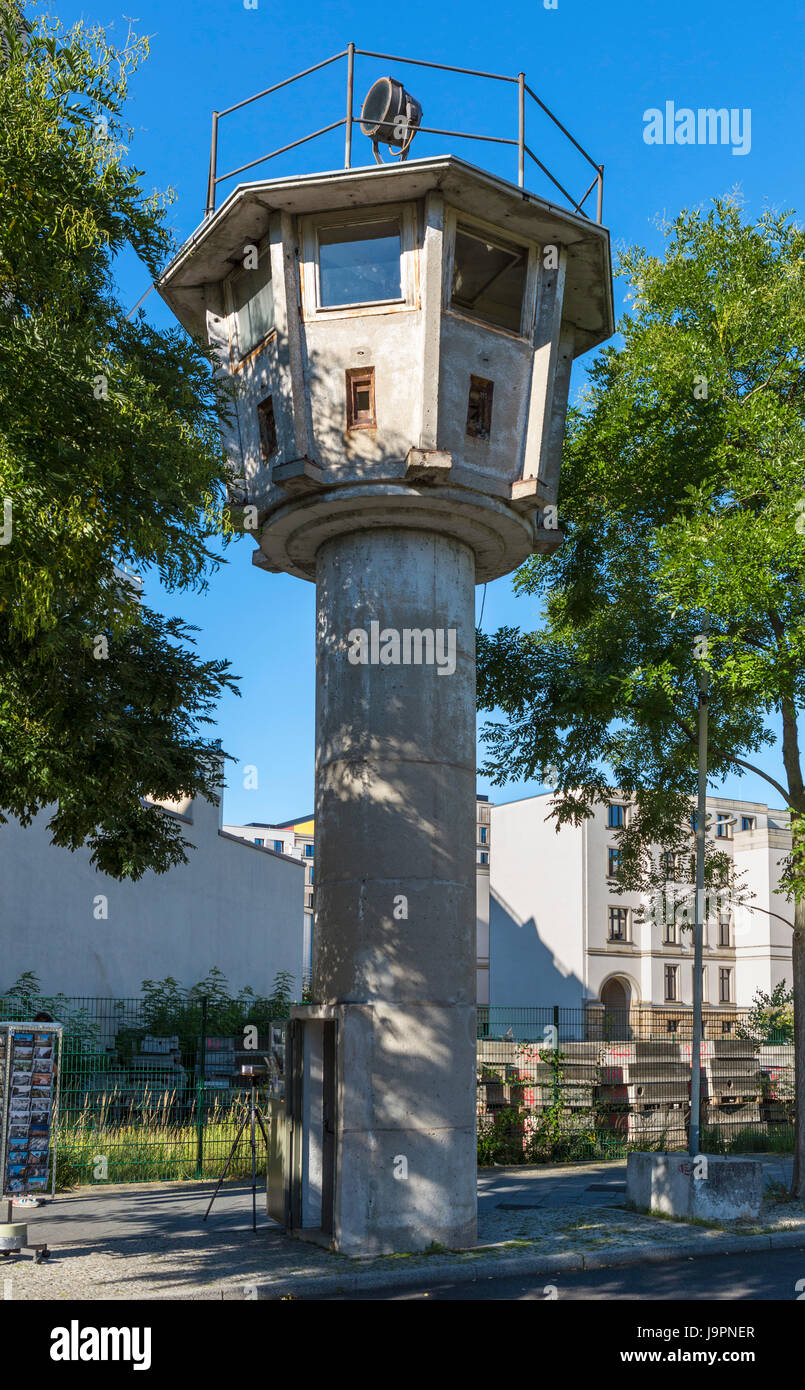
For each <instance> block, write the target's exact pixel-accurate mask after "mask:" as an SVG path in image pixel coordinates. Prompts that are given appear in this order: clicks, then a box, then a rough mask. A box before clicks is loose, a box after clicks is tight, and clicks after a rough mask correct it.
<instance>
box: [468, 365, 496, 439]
mask: <svg viewBox="0 0 805 1390" xmlns="http://www.w3.org/2000/svg"><path fill="white" fill-rule="evenodd" d="M494 389H495V383H494V381H486V380H485V379H484V377H482V376H471V377H470V394H469V398H468V400H467V425H466V429H465V433H466V434H468V435H470V436H471V438H472V439H488V438H489V436H490V434H491V432H492V392H493V391H494Z"/></svg>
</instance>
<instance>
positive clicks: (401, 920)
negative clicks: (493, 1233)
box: [313, 529, 476, 1252]
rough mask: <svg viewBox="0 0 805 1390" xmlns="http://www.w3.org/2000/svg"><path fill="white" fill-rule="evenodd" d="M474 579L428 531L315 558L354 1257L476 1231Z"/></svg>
mask: <svg viewBox="0 0 805 1390" xmlns="http://www.w3.org/2000/svg"><path fill="white" fill-rule="evenodd" d="M474 584H475V569H474V559H473V554H472V552H471V550H470V549H469V547H467V546H465V545H464V544H463V543H462V542H460V541H457V540H455V539H452V538H449V537H445V536H441V535H438V534H436V533H433V532H427V531H414V530H411V531H406V530H383V529H378V530H365V531H361V532H356V533H352V534H348V535H343V536H339V537H336V538H335V539H332V540H329V541H327V542H325V544H324V545H323V546H322V547H321V548H320V550H319V551H318V554H317V571H316V592H317V632H316V640H317V678H316V679H317V684H316V838H317V844H316V913H317V915H316V929H315V946H314V966H313V994H314V999H315V1000H316V1002H317V1003H318V1004H321V1005H325V1006H334V1012H335V1016H336V1018H337V1020H338V1049H337V1055H338V1061H337V1073H338V1075H337V1121H336V1123H337V1128H336V1135H337V1138H336V1184H335V1219H334V1234H335V1242H336V1245H337V1247H338V1248H340V1249H343V1250H345V1251H346V1250H356V1251H357V1250H363V1251H371V1250H375V1251H387V1252H388V1251H394V1250H412V1249H422V1248H426V1247H427V1246H428V1245H429V1244H430V1243H431V1242H432V1241H437V1242H439V1243H443V1244H449V1245H463V1244H468V1243H471V1242H472V1241H474V1239H475V1235H476V1155H475V1030H476V1021H475V1013H476V1010H475V773H476V765H475V640H474V634H475V621H474ZM373 624H376V625H377V626H373ZM417 656H419V657H420V662H419V663H417V661H416V658H417Z"/></svg>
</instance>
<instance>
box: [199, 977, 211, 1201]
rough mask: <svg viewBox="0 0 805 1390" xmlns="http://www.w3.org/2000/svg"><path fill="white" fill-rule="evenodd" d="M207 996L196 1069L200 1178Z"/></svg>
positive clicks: (202, 1001) (203, 1115) (202, 1150)
mask: <svg viewBox="0 0 805 1390" xmlns="http://www.w3.org/2000/svg"><path fill="white" fill-rule="evenodd" d="M209 1002H210V1000H209V995H207V994H205V995H204V997H203V998H202V1000H201V1030H200V1034H199V1062H198V1066H197V1068H196V1177H197V1178H200V1177H201V1172H202V1167H203V1165H204V1122H205V1114H204V1081H205V1078H206V1074H207V1005H208V1004H209Z"/></svg>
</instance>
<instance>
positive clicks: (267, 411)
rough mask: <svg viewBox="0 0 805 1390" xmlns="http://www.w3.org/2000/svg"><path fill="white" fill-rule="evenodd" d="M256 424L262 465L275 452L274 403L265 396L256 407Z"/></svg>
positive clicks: (269, 397)
mask: <svg viewBox="0 0 805 1390" xmlns="http://www.w3.org/2000/svg"><path fill="white" fill-rule="evenodd" d="M257 423H258V426H259V428H260V453H261V455H262V459H263V463H267V462H268V460H269V459H270V458H272V457H273V456H274V454H276V452H277V425H276V421H275V419H274V401H273V398H272V397H271V396H266V398H265V400H264V401H260V403H259V405H258V407H257Z"/></svg>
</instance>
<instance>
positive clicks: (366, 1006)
mask: <svg viewBox="0 0 805 1390" xmlns="http://www.w3.org/2000/svg"><path fill="white" fill-rule="evenodd" d="M345 56H347V58H348V62H349V65H350V82H349V105H348V116H347V120H346V121H342V122H340V123H338V124H344V125H346V127H347V165H348V166H349V164H350V162H351V161H350V155H349V151H350V138H351V131H352V125H353V123H354V120H353V117H352V88H351V72H352V62H353V61H354V50H353V49H352V46H350V49H349V50H347V54H346V55H345ZM513 80H514V81H515V82H517V83H518V85H519V90H520V128H519V144H520V184H522V181H523V173H522V171H523V155H524V152H526V151H527V152H528V153H530V151H528V147H527V146H525V142H524V134H523V131H524V116H523V100H524V92H527V91H528V90H529V89H527V88H525V86H524V80H523V79H522V78H519V79H513ZM395 85H396V84H395ZM401 90H402V89H401ZM403 95H406V94H403ZM410 100H411V99H409V102H410ZM413 106H414V108H415V107H416V103H414V104H413ZM407 109H408V112H409V119H410V111H411V109H412V108H411V106H410V105H409V106H408V108H407ZM552 119H554V118H552ZM216 124H217V123H216ZM423 129H425V128H424V127H423ZM383 138H386V137H385V136H384V137H383ZM389 139H390V140H391V142H392V143H394V139H393V136H391V133H390V130H389ZM299 143H301V142H299ZM396 143H397V144H398V145H399V144H400V143H404V142H401V141H397V142H396ZM408 143H410V137H409V140H408ZM504 143H510V144H513V143H515V142H513V141H508V142H504ZM404 152H406V153H407V147H406V149H405V151H404ZM214 158H215V156H214V154H213V173H212V175H211V187H212V188H213V189H214V187H215V181H216V175H215V173H214ZM597 167H598V166H596V168H597ZM218 181H220V180H218ZM600 181H601V173H600V170H599V174H598V178H597V180H594V184H595V182H598V183H599V192H600ZM592 186H594V185H592ZM592 186H591V187H592ZM589 191H590V190H588V192H589ZM585 196H586V195H585ZM582 202H584V199H582ZM159 288H160V291H161V293H162V295H163V297H164V298H165V299H166V300H167V302H168V303H169V304H170V305H171V307H172V308H173V309H174V311H175V313H176V314H177V316H178V318H179V319H180V320H181V321H182V323H183V324H184V325H185V326H186V327H187V328H188V329H189V330H190V331H191V332H193V333H196V334H198V335H200V336H204V337H207V338H208V339H209V340H210V341H211V342H212V343H214V344H215V345H216V347H217V348H218V349H219V358H220V362H221V366H222V369H223V370H224V371H226V372H227V373H230V374H231V375H232V376H233V377H234V378H236V379H237V380H238V382H239V383H240V385H241V391H240V395H239V400H238V404H237V411H236V416H235V418H234V422H233V424H232V425H231V427H228V429H227V432H226V445H227V450H228V453H229V455H230V457H231V459H232V464H233V470H234V472H235V473H236V474H237V475H238V481H237V484H235V485H234V486H233V497H234V500H233V507H234V508H235V510H237V511H239V512H240V514H241V515H242V518H243V523H244V525H245V527H246V529H250V530H252V532H253V534H254V537H255V540H256V541H257V544H258V549H256V550H255V552H254V554H253V556H252V559H253V562H254V563H255V564H256V565H258V566H259V567H260V568H262V569H265V570H268V571H270V572H277V571H286V572H287V573H289V574H293V575H297V576H298V577H299V578H301V579H307V580H310V581H311V582H314V583H315V584H316V592H317V631H316V646H317V651H316V655H317V691H316V811H315V815H316V837H317V847H316V890H315V892H316V898H315V901H316V928H315V951H314V974H313V996H314V999H315V1000H316V1003H315V1004H313V1005H308V1006H301V1007H300V1008H298V1009H297V1010H296V1011H295V1014H296V1022H295V1024H294V1026H293V1033H292V1036H293V1039H294V1057H295V1070H294V1072H293V1075H292V1078H291V1086H290V1097H289V1114H290V1117H291V1126H292V1135H291V1155H290V1163H291V1178H290V1198H289V1202H290V1205H289V1208H288V1223H289V1226H290V1227H291V1228H292V1229H293V1230H294V1231H296V1232H298V1233H300V1234H308V1235H310V1236H312V1237H313V1238H319V1239H325V1240H327V1241H331V1242H332V1243H334V1244H335V1246H336V1248H338V1249H340V1250H343V1251H347V1252H353V1253H358V1252H380V1251H383V1252H390V1251H398V1250H414V1249H421V1248H424V1247H427V1246H428V1245H429V1244H430V1243H431V1242H433V1241H436V1242H439V1243H442V1244H445V1245H448V1246H452V1247H456V1246H462V1245H467V1244H471V1243H472V1242H473V1241H474V1239H475V1236H476V1160H475V1106H476V1098H475V1091H476V1085H475V1049H476V1007H475V1000H476V993H475V991H476V983H475V848H474V841H475V830H474V826H475V776H476V754H475V643H474V632H475V622H474V589H475V585H476V583H478V582H482V581H486V580H490V579H495V578H497V577H498V576H500V575H504V574H507V573H508V572H509V571H511V570H512V569H514V568H515V567H516V566H517V565H519V564H520V563H521V562H522V561H523V560H524V559H525V558H526V557H527V556H528V555H529V554H531V553H532V552H533V551H535V550H536V551H545V550H549V549H552V548H554V547H555V546H556V545H557V544H559V543H560V542H561V535H560V532H559V531H558V530H557V527H556V519H555V505H556V502H557V496H558V486H559V464H560V456H561V449H562V440H563V433H564V423H565V411H566V406H567V395H568V385H569V378H570V368H571V363H572V361H573V358H574V357H576V356H577V355H578V354H579V353H581V352H584V351H586V349H588V348H590V347H592V346H593V345H594V344H596V343H599V342H601V341H602V340H603V339H605V338H607V337H608V336H609V335H610V333H611V332H612V299H611V272H610V264H609V244H608V235H607V232H606V231H605V230H604V228H603V227H602V226H601V225H600V198H599V222H593V221H591V220H589V219H588V218H587V217H586V216H585V214H584V213H583V211H582V210H581V207H580V205H575V207H574V210H573V211H570V212H568V211H565V210H563V209H561V208H559V207H557V206H555V205H553V204H551V203H549V202H546V201H544V200H542V199H540V198H538V197H536V196H534V195H532V194H530V193H527V192H526V191H525V190H524V188H523V187H522V186H515V185H513V184H510V183H508V182H506V181H504V180H502V179H500V178H498V177H495V176H493V175H491V174H489V173H486V172H484V171H482V170H480V169H478V168H475V167H473V166H471V165H469V164H467V163H464V162H463V161H462V160H460V159H457V158H455V157H452V156H448V157H437V158H426V159H420V160H410V161H407V162H402V163H399V164H397V165H395V166H388V165H385V166H381V167H370V168H360V169H352V168H351V167H347V168H346V169H345V170H344V171H339V172H334V173H322V174H309V175H304V176H302V177H291V178H283V179H278V180H275V181H272V182H253V183H247V184H241V185H240V186H238V187H237V188H236V189H235V191H234V193H232V194H231V196H230V197H229V198H228V199H227V200H226V202H225V203H224V204H223V206H222V207H221V208H220V209H219V210H218V211H217V212H212V211H208V216H207V218H206V220H205V222H204V223H203V224H202V226H201V227H200V228H199V230H198V231H197V232H196V233H195V234H194V235H193V237H192V238H191V239H190V240H189V242H188V243H187V244H186V246H185V247H184V248H183V249H182V250H181V251H180V253H179V254H178V255H177V257H176V258H175V260H174V261H173V262H172V264H171V265H170V266H169V268H168V270H167V271H166V272H165V274H164V276H163V278H162V280H161V282H160V285H159Z"/></svg>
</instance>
